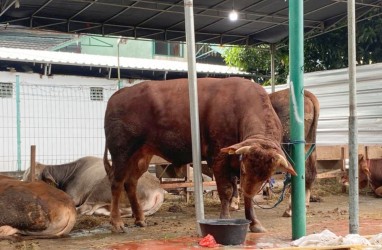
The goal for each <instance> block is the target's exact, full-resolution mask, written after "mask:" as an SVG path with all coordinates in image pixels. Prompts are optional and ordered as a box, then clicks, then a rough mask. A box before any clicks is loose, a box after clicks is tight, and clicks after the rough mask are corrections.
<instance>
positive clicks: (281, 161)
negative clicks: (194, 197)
mask: <svg viewBox="0 0 382 250" xmlns="http://www.w3.org/2000/svg"><path fill="white" fill-rule="evenodd" d="M273 160H274V164H275V165H276V167H278V168H280V169H281V171H286V172H288V173H290V174H291V175H294V176H296V175H297V173H296V171H295V170H294V169H293V167H292V165H291V164H290V163H289V162H288V161H287V160H286V159H285V157H284V156H282V155H281V154H276V155H275V156H274V158H273Z"/></svg>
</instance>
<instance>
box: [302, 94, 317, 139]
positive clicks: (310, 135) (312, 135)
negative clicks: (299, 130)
mask: <svg viewBox="0 0 382 250" xmlns="http://www.w3.org/2000/svg"><path fill="white" fill-rule="evenodd" d="M304 94H305V97H307V98H308V99H310V101H311V102H312V103H313V107H314V114H313V122H312V126H311V127H310V130H309V131H308V134H307V135H306V138H310V139H311V140H312V141H310V143H316V133H317V132H316V131H317V125H318V118H319V116H320V103H319V101H318V99H317V97H316V96H315V95H314V94H313V93H311V92H309V91H307V90H305V93H304Z"/></svg>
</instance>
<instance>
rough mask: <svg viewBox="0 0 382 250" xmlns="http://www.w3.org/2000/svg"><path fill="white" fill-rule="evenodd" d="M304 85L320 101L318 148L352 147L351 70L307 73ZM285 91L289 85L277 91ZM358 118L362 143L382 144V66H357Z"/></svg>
mask: <svg viewBox="0 0 382 250" xmlns="http://www.w3.org/2000/svg"><path fill="white" fill-rule="evenodd" d="M304 84H305V85H304V86H305V89H307V90H309V91H311V92H312V93H314V94H315V95H316V96H317V98H318V100H319V102H320V118H319V121H318V128H317V145H318V146H319V145H343V144H348V137H349V134H348V133H349V132H348V127H349V126H348V123H349V121H348V119H349V83H348V71H347V69H340V70H330V71H320V72H314V73H307V74H305V75H304ZM284 88H287V85H281V86H276V90H280V89H284ZM267 91H268V92H270V88H267ZM357 115H358V143H359V144H368V145H372V144H382V64H373V65H366V66H359V67H357Z"/></svg>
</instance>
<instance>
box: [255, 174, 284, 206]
mask: <svg viewBox="0 0 382 250" xmlns="http://www.w3.org/2000/svg"><path fill="white" fill-rule="evenodd" d="M283 184H284V186H283V189H282V192H281V195H280V196H279V198H278V200H277V202H276V203H275V204H274V205H273V206H271V207H264V206H262V205H260V204H258V203H257V202H256V200H255V199H252V202H253V204H254V205H256V206H258V207H259V208H262V209H272V208H275V207H277V205H279V204H280V203H281V202H282V201H283V200H284V197H285V191H286V190H287V188H289V187H290V184H291V175H290V174H289V173H287V174H286V175H285V179H284V182H283ZM264 185H265V184H264ZM264 185H263V186H262V188H261V189H263V187H264ZM272 192H273V191H272Z"/></svg>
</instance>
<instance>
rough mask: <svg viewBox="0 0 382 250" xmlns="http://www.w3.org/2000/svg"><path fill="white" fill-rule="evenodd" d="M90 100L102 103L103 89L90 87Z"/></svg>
mask: <svg viewBox="0 0 382 250" xmlns="http://www.w3.org/2000/svg"><path fill="white" fill-rule="evenodd" d="M90 100H92V101H103V88H102V87H90Z"/></svg>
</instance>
